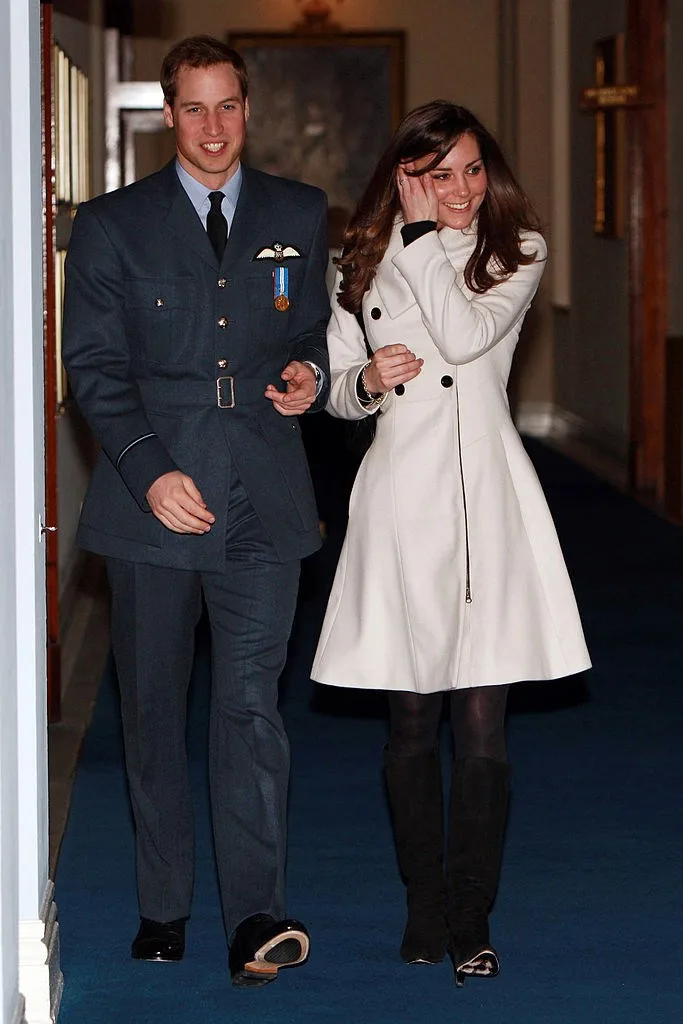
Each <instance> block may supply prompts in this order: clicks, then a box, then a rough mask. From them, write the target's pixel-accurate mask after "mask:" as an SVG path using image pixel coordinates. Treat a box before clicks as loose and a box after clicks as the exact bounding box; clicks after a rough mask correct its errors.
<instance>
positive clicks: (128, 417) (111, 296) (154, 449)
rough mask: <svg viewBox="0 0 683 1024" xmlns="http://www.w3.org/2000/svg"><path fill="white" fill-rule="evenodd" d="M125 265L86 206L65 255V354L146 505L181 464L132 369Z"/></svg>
mask: <svg viewBox="0 0 683 1024" xmlns="http://www.w3.org/2000/svg"><path fill="white" fill-rule="evenodd" d="M123 282H124V272H123V267H122V265H121V261H120V257H119V255H118V254H117V253H116V251H115V250H114V246H113V245H112V243H111V240H110V238H109V236H108V234H107V231H106V230H105V227H104V225H103V224H102V221H101V220H100V218H99V217H98V215H97V214H96V213H95V212H94V211H93V210H92V209H90V208H89V207H88V206H82V207H81V208H80V209H79V211H78V214H77V216H76V219H75V221H74V225H73V230H72V234H71V241H70V244H69V251H68V253H67V259H66V283H65V293H64V322H63V332H62V354H63V358H64V365H65V366H66V369H67V372H68V374H69V384H70V387H71V390H72V391H73V393H74V396H75V398H76V401H77V402H78V405H79V407H80V409H81V412H82V413H83V415H84V416H85V418H86V420H87V422H88V425H89V426H90V429H91V430H92V432H93V434H94V435H95V438H96V439H97V441H99V443H100V444H101V446H102V449H103V450H104V452H105V454H106V455H107V456H108V458H109V459H110V461H111V462H112V463H113V464H114V466H115V467H116V469H117V470H118V472H119V474H120V475H121V477H122V479H123V481H124V483H125V484H126V486H127V487H128V489H129V490H130V492H131V494H132V495H133V497H134V498H135V500H136V501H137V503H138V505H139V506H140V508H142V509H143V511H146V512H148V511H149V510H150V509H149V505H148V503H147V499H146V494H147V491H148V490H149V488H150V487H151V485H152V484H153V483H154V481H155V480H156V479H158V477H160V476H162V475H163V474H164V473H169V472H171V471H172V470H175V469H177V468H178V467H177V466H176V464H175V462H174V461H173V459H172V458H171V456H170V454H169V452H168V451H167V450H166V448H165V447H164V445H163V444H162V443H161V441H160V440H159V438H158V437H157V435H156V433H155V432H154V430H153V429H152V427H151V426H150V423H149V420H148V418H147V415H146V413H145V410H144V407H143V404H142V399H141V396H140V392H139V390H138V387H137V384H136V383H135V381H134V379H133V377H132V374H131V370H130V353H129V349H128V344H127V339H126V327H125V313H124V310H125V305H124V293H123Z"/></svg>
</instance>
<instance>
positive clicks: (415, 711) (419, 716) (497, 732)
mask: <svg viewBox="0 0 683 1024" xmlns="http://www.w3.org/2000/svg"><path fill="white" fill-rule="evenodd" d="M509 689H510V687H509V686H473V687H470V688H467V689H462V690H452V691H451V692H450V702H451V707H450V711H451V716H450V717H451V729H452V731H453V743H454V746H455V756H456V757H457V758H462V757H488V758H490V759H491V760H493V761H503V762H505V761H507V754H506V750H505V706H506V703H507V696H508V690H509ZM443 698H444V694H443V693H406V692H404V691H402V690H401V691H395V692H391V693H389V749H390V751H391V752H392V754H399V755H401V756H409V755H411V754H425V753H427V752H428V751H430V750H433V749H434V747H435V746H436V744H437V740H438V735H439V722H440V720H441V709H442V707H443Z"/></svg>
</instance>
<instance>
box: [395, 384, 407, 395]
mask: <svg viewBox="0 0 683 1024" xmlns="http://www.w3.org/2000/svg"><path fill="white" fill-rule="evenodd" d="M394 391H395V392H396V394H397V395H402V394H403V393H404V392H405V387H404V385H403V384H397V385H396V387H395V388H394Z"/></svg>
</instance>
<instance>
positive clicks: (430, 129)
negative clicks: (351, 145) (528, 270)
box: [336, 100, 539, 313]
mask: <svg viewBox="0 0 683 1024" xmlns="http://www.w3.org/2000/svg"><path fill="white" fill-rule="evenodd" d="M463 135H471V136H472V137H473V138H474V139H476V141H477V143H478V145H479V151H480V153H481V157H482V160H483V163H484V167H485V168H486V175H487V179H488V186H487V190H486V195H485V197H484V200H483V202H482V204H481V206H480V207H479V210H478V213H477V241H476V245H475V247H474V252H473V253H472V255H471V256H470V258H469V260H468V262H467V266H466V267H465V283H466V284H467V287H468V288H470V289H471V290H472V291H473V292H477V293H479V294H483V293H484V292H486V291H488V290H489V288H492V287H493V286H494V285H495V284H498V283H499V282H500V281H501V280H504V279H505V278H506V277H509V276H510V274H514V272H515V271H516V270H517V268H518V267H519V266H520V264H522V265H525V264H528V263H533V261H534V259H535V255H536V254H535V253H532V254H530V255H527V254H525V253H523V252H522V250H521V246H520V232H521V231H528V230H529V231H538V229H539V221H538V218H537V217H536V214H535V213H534V210H533V208H532V206H531V203H530V202H529V200H528V199H527V197H526V195H525V193H524V191H523V190H522V188H521V186H520V185H519V184H518V183H517V181H516V179H515V176H514V174H513V173H512V171H511V170H510V168H509V166H508V164H507V161H506V159H505V157H504V156H503V153H502V152H501V149H500V146H499V145H498V143H497V142H496V140H495V139H494V137H493V136H492V135H491V133H490V132H489V131H488V130H487V129H486V128H485V127H484V125H483V124H482V123H481V121H479V120H478V119H477V118H476V117H475V116H474V114H472V113H471V111H469V110H467V109H466V108H465V107H459V106H457V105H456V104H455V103H449V102H448V101H447V100H434V101H433V102H432V103H426V104H425V105H424V106H422V107H417V108H416V109H415V110H412V111H411V112H410V113H409V114H407V115H406V117H405V118H404V119H403V121H401V123H400V125H399V126H398V128H397V130H396V133H395V134H394V137H393V139H392V140H391V142H390V143H389V145H388V147H387V149H386V150H385V152H384V154H383V155H382V157H381V158H380V160H379V163H378V164H377V167H376V169H375V172H374V174H373V176H372V178H371V179H370V184H369V185H368V187H367V189H366V190H365V193H364V195H363V198H362V199H361V200H360V202H359V204H358V207H357V208H356V211H355V213H354V214H353V216H352V217H351V219H350V220H349V223H348V226H347V228H346V231H345V232H344V252H343V254H342V256H340V257H339V258H338V259H337V261H336V262H337V263H338V265H339V266H340V267H341V269H342V284H341V289H340V293H339V303H340V305H341V306H343V308H344V309H346V310H348V311H349V312H350V313H357V312H358V311H359V310H360V308H361V300H362V298H363V295H364V294H365V292H366V291H367V290H368V288H369V287H370V284H371V282H372V279H373V277H374V276H375V271H376V269H377V265H378V263H379V262H380V260H381V259H382V257H383V256H384V253H385V252H386V248H387V245H388V244H389V238H390V237H391V232H392V228H393V225H394V220H395V218H396V215H397V214H398V213H399V212H400V210H401V201H400V198H399V194H398V185H397V182H396V171H397V169H398V167H399V165H400V164H403V163H407V162H408V161H412V160H419V159H421V158H424V157H426V156H430V155H432V154H433V159H432V160H430V161H429V162H428V163H427V164H426V165H425V166H424V167H423V168H421V169H420V172H419V173H420V174H426V173H427V172H429V171H432V170H434V168H435V167H438V165H439V164H440V163H441V161H442V160H443V159H444V158H445V157H446V156H447V154H448V153H449V152H450V151H451V149H452V148H453V146H454V145H455V144H456V143H457V142H458V140H459V139H460V138H462V136H463Z"/></svg>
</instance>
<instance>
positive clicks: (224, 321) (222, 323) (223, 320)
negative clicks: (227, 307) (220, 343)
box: [216, 316, 228, 330]
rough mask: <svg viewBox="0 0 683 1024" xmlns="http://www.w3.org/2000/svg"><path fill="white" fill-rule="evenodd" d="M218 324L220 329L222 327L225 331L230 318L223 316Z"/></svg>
mask: <svg viewBox="0 0 683 1024" xmlns="http://www.w3.org/2000/svg"><path fill="white" fill-rule="evenodd" d="M216 323H217V324H218V326H219V327H222V328H223V330H225V328H226V327H227V326H228V318H227V317H225V316H221V317H219V318H218V320H217V321H216Z"/></svg>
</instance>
